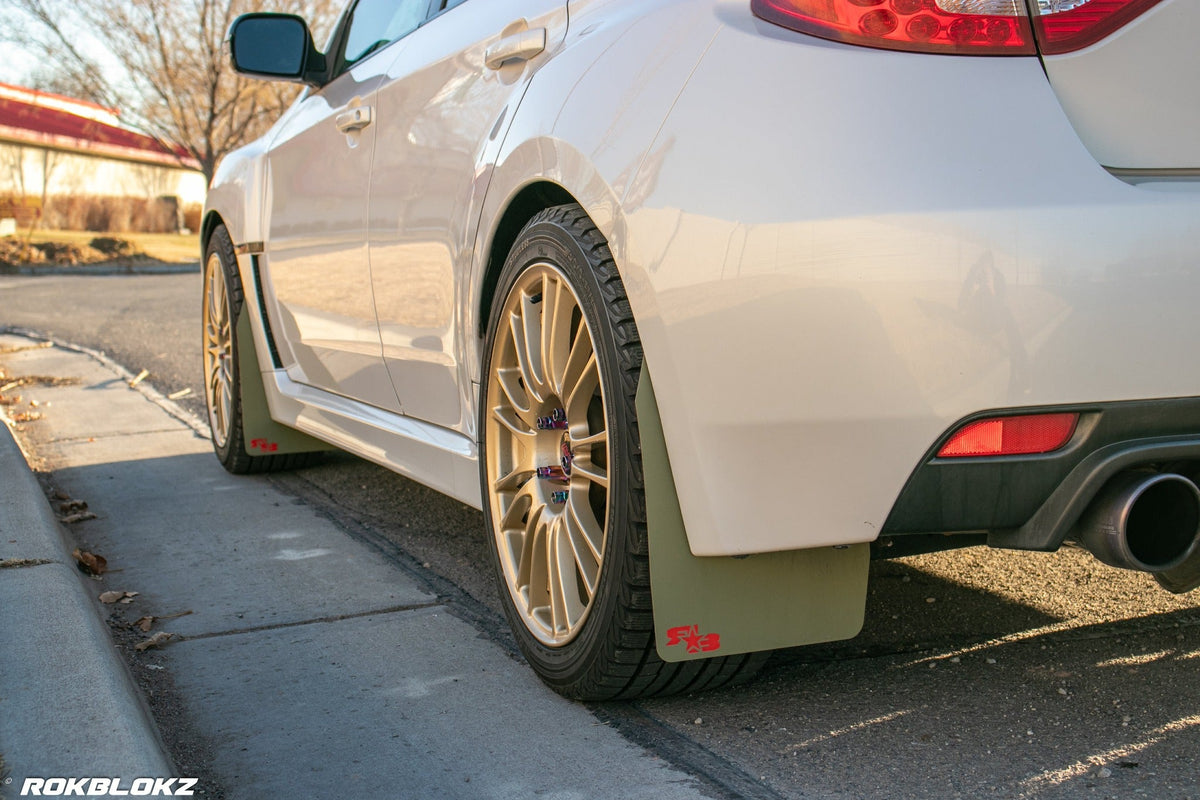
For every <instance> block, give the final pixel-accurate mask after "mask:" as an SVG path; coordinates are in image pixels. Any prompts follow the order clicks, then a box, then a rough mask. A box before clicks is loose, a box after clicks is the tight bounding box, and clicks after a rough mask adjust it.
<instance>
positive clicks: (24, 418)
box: [12, 411, 42, 422]
mask: <svg viewBox="0 0 1200 800" xmlns="http://www.w3.org/2000/svg"><path fill="white" fill-rule="evenodd" d="M41 418H42V415H41V414H39V413H38V412H37V411H21V412H19V413H16V414H13V418H12V419H13V422H37V421H38V420H39V419H41Z"/></svg>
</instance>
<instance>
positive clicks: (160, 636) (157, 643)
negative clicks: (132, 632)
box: [133, 631, 175, 653]
mask: <svg viewBox="0 0 1200 800" xmlns="http://www.w3.org/2000/svg"><path fill="white" fill-rule="evenodd" d="M174 638H175V634H173V633H167V632H166V631H159V632H158V633H156V634H154V635H153V636H151V637H150V638H149V639H147V640H146V641H144V642H138V643H137V644H135V645H134V646H133V649H134V650H137V651H138V652H139V653H141V652H144V651H146V650H149V649H150V648H151V647H162V646H163V645H164V644H166V643H167V642H169V641H171V640H172V639H174Z"/></svg>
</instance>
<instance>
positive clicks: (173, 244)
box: [18, 230, 200, 264]
mask: <svg viewBox="0 0 1200 800" xmlns="http://www.w3.org/2000/svg"><path fill="white" fill-rule="evenodd" d="M103 235H105V234H97V233H94V232H92V231H45V230H38V231H34V233H33V238H32V239H31V240H30V243H31V244H43V243H47V242H55V243H61V244H72V245H75V246H77V247H80V248H84V247H87V245H88V243H89V242H91V241H92V240H93V239H95V238H96V237H97V236H103ZM18 236H19V237H21V236H24V233H23V232H22V233H20V234H18ZM114 236H115V237H116V238H120V239H125V240H126V241H128V242H130V243H131V244H133V247H134V251H135V252H140V253H143V254H145V255H146V256H148V257H150V258H152V259H155V260H157V261H164V262H167V263H170V264H186V263H191V262H195V261H199V260H200V236H199V234H196V233H191V234H186V235H185V234H178V233H119V234H114Z"/></svg>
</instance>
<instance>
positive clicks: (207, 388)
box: [201, 225, 320, 475]
mask: <svg viewBox="0 0 1200 800" xmlns="http://www.w3.org/2000/svg"><path fill="white" fill-rule="evenodd" d="M244 300H245V295H244V293H243V291H242V279H241V276H240V275H239V274H238V268H237V256H236V255H235V254H234V250H233V241H232V240H231V239H230V238H229V231H227V230H226V229H225V226H224V225H218V226H217V228H216V229H215V230H214V231H213V233H212V236H211V237H209V240H208V244H207V246H206V247H205V253H204V307H203V309H202V312H201V319H202V326H203V337H204V342H203V344H204V401H205V406H206V407H207V409H208V424H209V427H210V428H211V429H212V443H213V450H214V451H215V452H216V455H217V460H218V461H220V462H221V466H223V467H225V469H226V470H228V471H229V472H232V473H233V474H235V475H245V474H249V473H258V472H273V471H275V470H281V469H295V468H298V467H303V466H308V465H309V464H312V463H314V462H315V461H316V460H317V459H318V458H320V453H288V454H276V455H265V456H252V455H250V454H249V453H248V452H247V451H246V443H245V430H244V427H243V418H242V372H241V367H242V365H241V364H240V362H239V359H238V331H237V321H238V317H239V316H240V315H241V313H242V304H243V302H244ZM255 366H256V365H251V368H252V369H253V368H255Z"/></svg>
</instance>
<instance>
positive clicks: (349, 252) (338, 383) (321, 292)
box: [264, 0, 431, 410]
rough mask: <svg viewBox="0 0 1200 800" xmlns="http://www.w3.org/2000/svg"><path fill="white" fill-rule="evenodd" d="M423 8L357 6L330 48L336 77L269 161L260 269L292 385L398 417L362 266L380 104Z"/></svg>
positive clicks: (424, 1)
mask: <svg viewBox="0 0 1200 800" xmlns="http://www.w3.org/2000/svg"><path fill="white" fill-rule="evenodd" d="M430 7H431V3H430V0H358V2H356V3H355V4H354V6H353V8H351V10H350V12H349V13H348V14H347V15H346V17H345V18H344V21H343V23H342V26H341V28H340V31H339V33H338V34H337V35H335V37H334V38H333V39H332V40H331V46H330V48H329V49H330V53H329V54H327V57H328V58H331V59H334V73H335V77H334V78H333V79H332V80H331V81H330V82H329V83H328V84H326V85H325V86H323V87H321V89H320V90H318V91H314V92H312V93H311V94H309V95H308V96H306V97H304V98H303V99H301V100H300V101H299V103H298V104H297V105H296V107H294V108H293V109H292V110H291V111H290V112H289V114H288V117H287V118H286V119H285V120H284V121H283V123H282V125H281V128H280V130H279V132H278V134H277V136H276V138H275V140H274V141H273V143H272V146H271V149H270V151H269V153H268V155H267V176H266V180H267V190H268V192H267V197H266V201H265V205H266V208H265V213H266V226H267V230H268V239H267V242H266V243H265V251H264V262H265V264H266V274H267V279H268V280H269V281H270V285H271V288H272V291H273V295H274V297H275V299H276V304H275V308H274V309H273V311H274V312H275V313H274V315H273V319H272V322H273V324H275V325H276V326H278V328H279V329H280V330H281V331H282V333H283V336H284V338H285V340H286V341H287V343H288V344H289V346H290V350H291V355H292V358H293V359H294V360H292V361H291V362H290V363H288V364H286V365H285V366H286V367H287V370H288V374H289V376H290V377H291V378H292V379H293V380H295V381H297V382H300V383H304V384H308V385H311V386H315V387H318V388H321V389H325V390H327V391H330V392H334V393H337V394H340V395H344V396H346V397H351V398H354V399H357V400H362V401H364V402H367V403H370V404H372V405H376V406H379V407H381V408H387V409H391V410H399V401H398V400H397V398H396V393H395V389H394V388H393V387H392V385H391V381H390V380H389V378H388V375H387V371H386V368H385V367H384V364H383V354H382V348H381V345H380V341H379V328H378V324H377V321H376V318H375V306H374V301H373V299H372V296H371V274H370V264H369V261H368V258H367V192H368V185H369V176H370V171H371V158H372V154H373V153H374V150H375V143H376V140H377V139H376V129H377V127H378V125H377V113H378V109H377V108H376V98H377V93H378V89H379V86H380V84H381V83H383V81H384V80H385V79H386V69H387V66H388V64H389V63H390V62H391V61H393V60H394V59H395V56H396V53H397V52H398V51H399V50H400V49H401V48H403V46H404V39H405V37H406V36H407V35H408V34H410V33H411V32H412V31H414V30H416V29H417V28H418V27H419V25H420V24H421V23H423V22H425V20H426V19H427V18H428V16H429V13H430Z"/></svg>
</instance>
